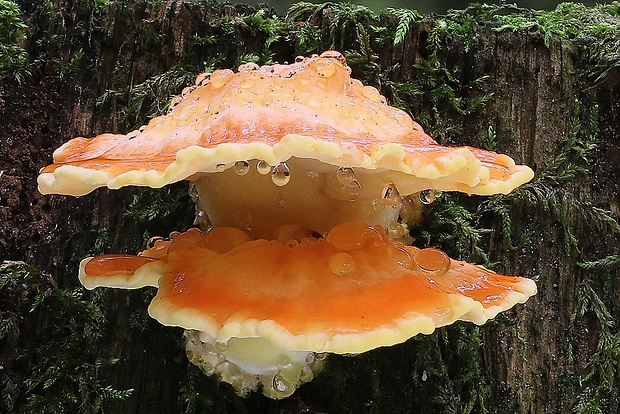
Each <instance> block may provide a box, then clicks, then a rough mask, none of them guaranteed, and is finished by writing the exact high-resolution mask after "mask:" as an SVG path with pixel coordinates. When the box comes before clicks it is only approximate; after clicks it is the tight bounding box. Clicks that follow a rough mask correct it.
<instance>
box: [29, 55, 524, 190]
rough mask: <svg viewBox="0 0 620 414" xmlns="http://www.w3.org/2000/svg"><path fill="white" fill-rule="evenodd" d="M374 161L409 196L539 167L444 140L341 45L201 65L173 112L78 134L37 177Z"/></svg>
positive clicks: (44, 181) (104, 181)
mask: <svg viewBox="0 0 620 414" xmlns="http://www.w3.org/2000/svg"><path fill="white" fill-rule="evenodd" d="M293 157H296V158H302V159H313V160H318V161H319V162H322V163H326V164H330V165H334V166H342V167H347V168H359V169H364V170H372V171H376V172H377V173H379V174H382V175H383V177H382V181H383V182H384V183H388V182H392V183H394V184H395V185H396V186H397V187H398V190H399V191H400V193H401V194H402V195H408V194H412V193H414V192H418V191H422V190H425V189H437V190H441V191H462V192H466V193H469V194H481V195H488V194H495V193H508V192H510V191H511V190H512V189H514V188H516V187H518V186H519V185H521V184H523V183H525V182H527V181H529V180H530V179H531V178H532V177H533V173H532V170H531V169H530V168H528V167H527V166H521V165H516V164H515V162H514V161H513V160H512V159H511V158H510V157H508V156H506V155H501V154H496V153H493V152H488V151H484V150H479V149H475V148H470V147H444V146H441V145H438V144H437V143H436V142H435V141H434V140H433V139H432V138H431V137H429V136H428V135H427V134H425V133H424V131H423V130H422V128H421V127H420V125H418V124H417V123H415V122H414V121H413V120H412V119H411V117H410V116H409V115H407V114H406V113H405V112H404V111H402V110H400V109H397V108H394V107H391V106H389V105H387V103H386V101H385V98H384V97H383V96H381V95H380V93H379V92H378V91H377V89H375V88H373V87H371V86H365V85H363V84H362V83H361V82H360V81H358V80H356V79H352V78H351V77H350V69H349V67H348V66H347V64H346V61H345V59H344V57H343V56H342V55H341V54H340V53H338V52H335V51H327V52H324V53H323V54H322V55H320V56H318V55H315V56H313V57H309V58H299V59H297V60H296V62H295V63H292V64H290V65H281V64H275V65H265V66H260V67H259V66H258V65H256V64H254V63H247V64H245V65H241V66H240V67H239V70H238V72H236V73H235V72H233V71H232V70H229V69H225V70H216V71H214V72H213V73H211V74H203V75H200V76H199V77H198V78H197V79H196V84H195V85H194V86H192V87H188V88H186V89H185V90H184V91H183V93H182V95H181V96H177V97H175V98H173V100H172V102H171V104H170V110H169V112H168V114H166V115H163V116H158V117H156V118H153V119H152V120H151V121H150V122H149V123H148V125H146V126H143V127H142V128H140V129H139V130H136V131H133V132H130V133H128V134H126V135H121V134H110V133H106V134H102V135H98V136H96V137H94V138H92V139H88V138H81V137H80V138H75V139H72V140H70V141H69V142H67V143H66V144H64V145H63V146H61V147H60V148H59V149H57V150H56V151H55V152H54V164H52V165H49V166H47V167H45V168H44V169H42V171H41V174H40V176H39V179H38V183H39V190H40V191H41V192H42V193H44V194H48V193H62V194H70V195H75V196H79V195H84V194H86V193H89V192H90V191H92V190H93V189H95V188H97V187H101V186H107V187H109V188H111V189H116V188H120V187H123V186H128V185H139V186H151V187H162V186H164V185H166V184H169V183H172V182H176V181H180V180H183V179H186V178H190V177H191V176H192V175H194V174H196V173H212V172H220V171H222V170H225V169H227V168H230V167H233V166H234V165H235V163H237V162H247V161H249V160H260V161H262V162H264V163H265V164H266V165H269V166H276V165H278V164H279V163H281V162H285V161H287V160H289V159H290V158H293Z"/></svg>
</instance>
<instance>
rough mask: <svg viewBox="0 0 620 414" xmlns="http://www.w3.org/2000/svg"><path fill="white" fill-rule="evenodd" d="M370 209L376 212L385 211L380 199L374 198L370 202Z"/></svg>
mask: <svg viewBox="0 0 620 414" xmlns="http://www.w3.org/2000/svg"><path fill="white" fill-rule="evenodd" d="M372 209H373V210H375V211H377V212H380V211H383V210H385V203H384V202H383V200H382V199H380V198H375V199H374V200H372Z"/></svg>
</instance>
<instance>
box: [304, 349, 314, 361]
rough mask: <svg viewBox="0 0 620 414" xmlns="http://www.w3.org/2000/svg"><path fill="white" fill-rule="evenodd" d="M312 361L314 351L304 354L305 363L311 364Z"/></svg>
mask: <svg viewBox="0 0 620 414" xmlns="http://www.w3.org/2000/svg"><path fill="white" fill-rule="evenodd" d="M313 362H314V352H310V353H309V354H308V355H306V364H312V363H313Z"/></svg>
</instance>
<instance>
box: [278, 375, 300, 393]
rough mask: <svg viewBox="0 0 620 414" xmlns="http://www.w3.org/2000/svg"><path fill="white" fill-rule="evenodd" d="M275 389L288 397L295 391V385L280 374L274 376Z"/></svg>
mask: <svg viewBox="0 0 620 414" xmlns="http://www.w3.org/2000/svg"><path fill="white" fill-rule="evenodd" d="M273 388H274V389H275V390H277V391H278V392H279V393H282V394H283V396H287V395H289V394H291V393H292V392H293V391H294V390H295V388H296V387H295V384H293V383H291V382H289V381H287V380H285V379H284V378H282V375H280V373H277V374H276V375H274V376H273Z"/></svg>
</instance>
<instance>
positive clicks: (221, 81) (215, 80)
mask: <svg viewBox="0 0 620 414" xmlns="http://www.w3.org/2000/svg"><path fill="white" fill-rule="evenodd" d="M234 74H235V73H234V72H233V71H232V70H230V69H218V70H216V71H215V72H213V73H212V74H211V84H212V85H213V87H214V88H217V89H219V88H221V87H222V86H224V85H226V83H227V82H228V81H229V80H230V78H232V77H233V75H234Z"/></svg>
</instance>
